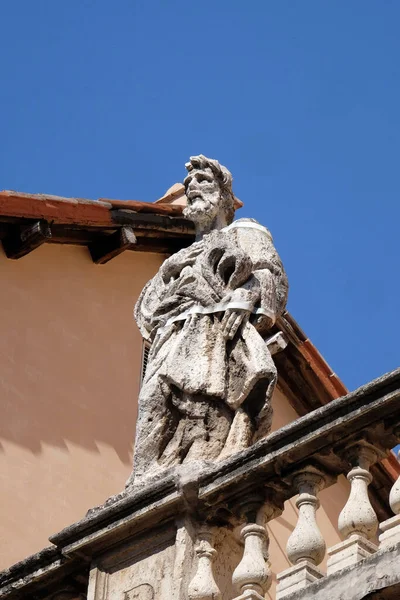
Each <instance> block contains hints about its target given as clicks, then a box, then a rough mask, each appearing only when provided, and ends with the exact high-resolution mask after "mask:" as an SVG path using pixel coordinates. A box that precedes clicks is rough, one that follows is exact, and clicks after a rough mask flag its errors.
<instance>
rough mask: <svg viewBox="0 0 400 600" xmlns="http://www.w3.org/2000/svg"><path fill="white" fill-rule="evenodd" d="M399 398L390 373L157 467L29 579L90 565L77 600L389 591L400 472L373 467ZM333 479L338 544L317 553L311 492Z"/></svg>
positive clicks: (294, 598)
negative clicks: (288, 525) (215, 457)
mask: <svg viewBox="0 0 400 600" xmlns="http://www.w3.org/2000/svg"><path fill="white" fill-rule="evenodd" d="M399 401H400V370H397V371H394V372H393V373H390V374H388V375H386V376H384V377H382V378H381V379H379V380H376V381H375V382H373V383H372V384H369V385H368V386H365V387H364V388H360V389H359V390H357V391H356V392H354V393H351V394H348V395H347V396H345V397H343V398H339V399H338V400H334V401H332V402H330V403H329V404H327V405H326V406H323V407H321V408H319V409H317V410H315V411H313V412H312V413H309V414H307V415H306V416H304V417H302V418H299V419H297V420H295V421H294V422H292V423H290V424H289V425H287V426H285V427H283V428H281V429H280V430H278V431H275V432H274V433H272V434H271V435H269V436H268V437H267V438H265V439H262V440H260V441H259V442H257V443H256V444H255V445H254V446H252V447H251V448H248V449H247V450H245V451H243V452H240V453H237V454H236V455H234V456H232V457H230V458H229V459H227V460H225V461H222V462H220V463H215V464H213V465H209V464H208V465H207V464H201V463H199V464H198V465H196V468H192V469H189V470H187V472H186V473H185V474H184V476H183V475H181V476H180V475H179V473H178V474H177V472H176V471H173V470H171V471H166V473H165V474H163V476H162V477H160V479H159V480H158V481H155V482H153V483H152V484H151V485H148V486H145V487H143V489H138V490H137V491H136V492H135V493H134V494H126V495H124V494H121V495H120V496H119V497H117V498H116V499H115V500H114V501H111V502H109V503H107V504H106V505H104V506H103V507H101V508H99V509H98V510H94V511H91V512H90V513H89V514H88V515H87V517H85V518H84V519H83V520H82V521H80V522H78V523H75V524H74V525H72V526H70V527H68V528H66V529H65V530H63V531H61V532H60V533H58V534H56V535H55V536H53V537H52V538H51V540H50V541H51V542H52V543H53V545H54V550H53V551H52V553H51V555H49V556H48V555H46V561H47V562H46V565H45V567H43V565H42V562H43V560H42V559H41V561H42V562H41V563H40V565H41V566H40V569H39V568H38V571H37V572H35V573H34V574H33V575H32V584H31V585H32V586H33V588H34V586H36V588H37V587H38V586H39V583H40V585H42V586H44V585H46V577H48V578H49V579H50V578H51V577H53V575H52V573H54V570H55V569H58V570H59V571H60V573H61V572H62V573H65V578H68V581H71V573H82V572H83V569H86V572H88V571H89V569H90V578H89V581H90V582H89V589H88V593H87V600H109V599H110V598H113V597H121V598H126V599H129V600H131V599H136V598H142V597H144V592H146V594H148V597H149V598H154V599H155V600H157V598H159V597H160V598H164V597H171V598H172V597H173V598H177V600H178V599H181V600H183V599H184V598H185V599H189V600H260V599H264V598H269V599H274V598H276V600H282V598H284V599H285V600H309V598H310V597H312V598H313V600H326V598H330V600H337V599H338V598H346V600H357V599H360V598H364V597H367V596H368V594H370V593H371V591H373V592H374V593H375V591H376V590H378V591H379V589H383V588H384V587H385V586H388V585H390V586H399V589H400V572H399V570H398V569H397V566H396V565H397V563H398V560H400V479H398V480H397V481H394V480H392V481H391V483H390V482H389V476H388V474H387V471H384V470H383V469H382V468H381V466H380V465H381V461H382V460H384V459H386V458H387V457H388V456H390V454H391V449H392V448H394V447H395V446H396V445H397V444H398V441H399V439H400V427H399V425H400V402H399ZM392 460H393V459H392ZM394 471H395V469H393V472H394ZM342 475H345V476H346V477H347V479H348V482H349V493H348V497H347V499H346V498H345V499H344V501H343V506H342V507H341V509H342V510H341V513H340V516H339V519H338V523H337V527H336V529H337V531H338V532H339V533H340V535H341V537H342V541H341V542H340V543H339V544H336V545H335V546H333V547H328V548H327V549H325V545H326V542H327V540H326V539H324V535H322V533H321V531H320V529H319V526H318V521H319V517H318V515H319V504H320V495H321V492H322V490H324V494H327V493H329V488H330V486H332V485H333V484H334V483H335V482H336V480H337V477H339V476H342ZM385 477H386V479H384V478H385ZM390 488H391V492H390V495H389V490H390ZM332 489H333V488H332ZM341 489H342V490H344V489H345V488H344V486H342V488H341ZM325 490H326V491H325ZM383 492H384V494H383ZM291 499H293V501H294V502H295V505H296V507H297V517H296V518H297V523H296V526H295V527H294V529H293V532H292V533H291V535H290V536H289V539H288V543H287V548H286V555H287V559H288V564H290V565H291V566H289V568H286V569H284V570H283V571H281V567H279V566H278V565H277V564H276V562H275V561H276V556H274V555H272V554H271V555H269V549H268V545H269V535H270V534H271V532H272V531H273V526H272V522H273V521H274V520H275V519H276V518H277V517H278V516H279V515H280V514H281V513H282V511H283V514H282V517H283V518H285V510H286V508H287V506H288V505H287V504H286V505H285V503H287V501H289V500H291ZM389 503H390V505H389ZM338 512H339V511H338ZM393 513H394V516H393ZM287 521H288V520H286V521H285V522H287ZM334 525H335V524H334ZM178 531H179V532H180V533H179V536H178V534H177V532H178ZM323 531H324V530H323ZM271 539H272V535H271ZM328 546H329V544H328ZM325 559H327V561H326V562H325ZM47 563H48V564H47ZM32 564H33V563H32ZM38 564H39V563H38ZM325 564H326V567H325V566H324V565H325ZM82 565H83V566H82ZM354 568H356V569H357V571H356V573H357V577H356V578H355V577H354V574H353V575H352V576H351V574H352V571H353V570H354ZM47 573H48V575H47ZM363 573H365V575H363ZM376 573H378V574H379V576H377V575H376ZM77 577H78V576H77ZM80 577H81V576H80ZM23 579H24V582H25V583H24V585H25V586H26V585H27V584H26V581H27V579H26V574H23ZM273 579H276V582H277V586H276V592H274V591H273V587H272V585H271V581H272V580H273ZM21 581H22V579H21ZM79 581H82V578H80V579H79ZM371 582H373V585H374V586H375V587H373V588H371V585H372V584H371ZM17 585H19V584H18V582H17V579H16V575H15V574H14V573H12V574H10V575H8V576H7V579H6V580H5V583H4V584H3V589H6V592H4V593H6V594H8V596H7V595H4V594H3V596H1V597H5V598H7V599H8V598H10V599H11V600H15V599H16V598H18V595H17V594H18V589H17V587H16V586H17ZM21 585H22V584H21ZM161 585H162V591H161V592H159V591H157V590H159V589H161V588H160V586H161ZM6 586H8V588H6ZM157 586H159V587H157ZM379 586H380V587H379ZM36 588H35V589H36ZM115 589H118V594H119V595H118V596H117V595H116V593H115V594H114V591H113V590H115ZM7 590H11V591H10V592H8V591H7ZM14 590H15V593H14ZM121 590H122V591H121ZM0 591H1V589H0ZM160 593H161V595H160ZM13 594H14V595H13ZM113 594H114V595H113ZM162 594H164V595H162ZM168 594H169V595H168ZM362 594H364V595H362ZM32 597H33V596H32ZM38 597H39V596H38ZM392 597H396V596H392ZM371 598H372V596H371Z"/></svg>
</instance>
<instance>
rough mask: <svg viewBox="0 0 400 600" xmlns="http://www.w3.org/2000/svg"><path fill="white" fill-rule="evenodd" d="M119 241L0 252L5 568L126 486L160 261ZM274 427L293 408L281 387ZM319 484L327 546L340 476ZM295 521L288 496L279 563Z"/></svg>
mask: <svg viewBox="0 0 400 600" xmlns="http://www.w3.org/2000/svg"><path fill="white" fill-rule="evenodd" d="M161 260H162V257H160V256H158V255H155V254H139V253H134V252H130V253H129V252H126V253H124V254H122V255H121V256H119V257H117V258H115V259H114V260H112V261H111V262H109V263H108V264H106V265H103V266H98V265H94V264H93V262H92V261H91V259H90V256H89V254H88V251H87V249H86V248H79V247H74V246H57V245H51V246H50V245H46V246H42V247H41V248H39V249H37V250H36V251H35V252H33V253H31V254H30V255H28V256H26V257H24V258H23V259H21V260H18V261H12V260H8V259H7V258H6V257H5V255H4V253H3V252H2V251H0V278H1V282H2V284H1V293H0V331H1V336H0V402H1V407H2V411H1V420H0V481H1V498H2V503H1V506H2V518H1V519H0V569H1V568H4V567H7V566H9V565H10V564H12V563H14V562H16V561H18V560H21V559H23V558H25V557H26V556H27V555H28V554H31V553H34V552H37V551H38V550H40V549H41V548H43V547H44V546H46V545H48V541H47V538H48V536H49V535H51V534H52V533H55V532H57V531H59V530H60V529H61V528H63V527H64V526H66V525H68V524H70V523H72V522H74V521H76V520H78V519H80V518H81V517H82V516H83V515H84V514H85V512H86V510H87V509H88V508H90V507H92V506H95V505H97V504H101V503H102V502H103V501H104V500H105V499H106V498H107V497H109V496H110V495H112V494H115V493H118V492H119V491H121V490H122V489H123V486H124V482H125V480H126V479H127V477H128V476H129V473H130V469H131V458H132V452H131V450H132V442H133V437H134V422H135V417H136V399H137V392H138V387H139V377H140V373H139V372H140V363H141V338H140V335H139V332H138V330H137V328H136V325H135V324H134V322H133V319H132V308H133V305H134V302H135V300H136V298H137V296H138V294H139V292H140V290H141V289H142V287H143V285H144V283H145V282H146V281H147V280H148V279H149V278H150V277H151V275H152V274H153V273H154V272H155V271H156V269H157V268H158V265H159V264H160V262H161ZM273 404H274V421H273V428H274V429H277V428H279V427H281V426H282V425H285V424H286V423H288V422H290V421H292V420H294V419H295V418H296V416H297V415H296V413H295V411H294V410H293V409H292V407H291V406H290V404H289V402H288V401H287V399H286V398H285V397H284V396H283V395H282V394H281V393H280V392H279V391H276V392H275V395H274V399H273ZM332 490H333V488H331V489H330V490H328V491H327V492H323V494H322V499H323V502H322V504H323V506H322V507H321V509H320V511H319V521H320V523H321V529H322V530H323V533H324V534H325V536H326V539H327V542H328V545H332V544H334V543H336V542H337V541H338V537H337V534H336V532H335V525H336V521H337V515H338V512H339V510H340V509H341V507H342V506H343V504H344V502H345V497H346V493H347V492H346V482H344V483H341V484H339V485H337V486H336V488H335V493H333V494H332ZM295 522H296V509H295V508H294V502H289V503H287V507H286V510H285V512H284V514H283V515H282V517H280V518H279V519H277V520H276V521H274V522H273V523H272V524H271V526H270V536H271V558H272V563H273V570H274V572H279V571H280V570H282V569H284V568H286V567H287V566H288V562H287V559H286V555H285V552H284V548H285V544H286V541H287V538H288V536H289V534H290V531H291V530H292V529H293V527H294V525H295Z"/></svg>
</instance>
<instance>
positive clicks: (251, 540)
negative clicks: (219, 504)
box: [232, 499, 282, 600]
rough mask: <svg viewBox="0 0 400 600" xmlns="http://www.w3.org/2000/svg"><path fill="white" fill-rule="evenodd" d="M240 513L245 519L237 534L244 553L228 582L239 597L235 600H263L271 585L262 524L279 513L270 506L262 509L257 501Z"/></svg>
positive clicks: (264, 528) (265, 539) (265, 531)
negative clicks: (230, 580) (230, 582)
mask: <svg viewBox="0 0 400 600" xmlns="http://www.w3.org/2000/svg"><path fill="white" fill-rule="evenodd" d="M241 513H242V517H243V518H244V519H245V525H244V526H243V527H242V530H241V532H240V537H241V539H242V541H243V543H244V551H243V557H242V560H241V561H240V563H239V564H238V566H237V567H236V569H235V570H234V572H233V576H232V582H233V584H234V586H235V588H236V589H237V590H238V592H239V594H240V595H239V596H237V597H236V598H235V600H245V599H246V600H264V598H265V594H266V592H267V591H268V590H269V588H270V586H271V582H272V576H271V570H270V567H269V563H268V546H269V538H268V533H267V529H266V527H265V523H266V522H267V521H270V520H271V519H273V518H275V517H276V516H278V515H279V514H281V513H282V510H281V509H280V508H278V507H277V506H275V505H274V504H272V503H267V504H266V505H264V506H262V501H260V500H259V499H257V500H255V501H253V502H248V503H246V504H244V505H243V506H242V510H241ZM261 523H262V524H261Z"/></svg>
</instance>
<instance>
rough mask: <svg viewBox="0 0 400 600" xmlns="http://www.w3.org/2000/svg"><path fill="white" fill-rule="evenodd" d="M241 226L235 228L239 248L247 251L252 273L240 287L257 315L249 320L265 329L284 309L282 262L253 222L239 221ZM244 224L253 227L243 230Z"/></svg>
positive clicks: (265, 232)
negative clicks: (248, 296) (250, 299)
mask: <svg viewBox="0 0 400 600" xmlns="http://www.w3.org/2000/svg"><path fill="white" fill-rule="evenodd" d="M238 223H242V224H243V225H242V226H240V227H238V228H237V229H236V235H237V236H238V241H239V243H240V246H241V247H242V248H243V250H245V251H246V252H247V254H248V255H249V256H250V258H251V260H252V262H253V273H252V275H251V277H250V278H249V279H248V281H247V282H246V283H245V284H244V286H242V288H243V292H241V291H239V290H237V294H239V295H240V294H246V293H247V294H249V291H250V290H251V297H252V298H253V299H254V300H255V301H254V309H255V310H257V309H259V312H258V315H256V316H255V317H254V316H253V317H252V321H253V322H255V323H257V324H258V325H260V329H262V330H267V329H269V328H270V327H271V326H272V325H273V324H274V322H275V320H276V318H277V317H278V316H279V315H281V314H282V312H283V311H284V309H285V306H286V301H287V295H288V280H287V276H286V272H285V269H284V267H283V264H282V261H281V259H280V257H279V255H278V252H277V250H276V248H275V246H274V244H273V241H272V238H271V235H270V233H269V232H268V230H266V229H265V228H264V227H263V226H261V225H260V224H259V223H257V221H254V220H253V219H251V220H250V219H240V220H239V222H238ZM246 223H249V224H254V225H256V227H254V225H252V226H251V227H249V228H247V227H246Z"/></svg>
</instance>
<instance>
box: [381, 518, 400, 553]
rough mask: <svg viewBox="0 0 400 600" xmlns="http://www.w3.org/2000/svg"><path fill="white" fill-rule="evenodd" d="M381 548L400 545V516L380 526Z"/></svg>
mask: <svg viewBox="0 0 400 600" xmlns="http://www.w3.org/2000/svg"><path fill="white" fill-rule="evenodd" d="M379 530H380V531H381V534H380V536H379V548H380V549H383V548H389V547H390V546H395V545H396V544H399V543H400V515H396V516H394V517H392V518H391V519H387V521H384V522H383V523H381V524H380V526H379Z"/></svg>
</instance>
